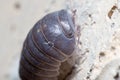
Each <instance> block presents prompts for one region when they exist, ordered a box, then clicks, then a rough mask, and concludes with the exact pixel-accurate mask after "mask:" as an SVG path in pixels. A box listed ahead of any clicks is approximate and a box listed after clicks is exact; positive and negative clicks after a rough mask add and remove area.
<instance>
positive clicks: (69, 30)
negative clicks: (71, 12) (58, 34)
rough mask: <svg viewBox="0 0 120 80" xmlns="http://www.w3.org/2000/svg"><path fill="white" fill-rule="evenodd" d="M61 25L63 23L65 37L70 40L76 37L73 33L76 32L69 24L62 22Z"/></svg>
mask: <svg viewBox="0 0 120 80" xmlns="http://www.w3.org/2000/svg"><path fill="white" fill-rule="evenodd" d="M60 23H61V27H62V30H63V33H64V35H65V36H66V37H68V38H72V37H73V36H74V33H73V32H74V31H73V29H72V27H71V26H70V25H69V24H68V22H65V21H64V22H63V21H61V22H60Z"/></svg>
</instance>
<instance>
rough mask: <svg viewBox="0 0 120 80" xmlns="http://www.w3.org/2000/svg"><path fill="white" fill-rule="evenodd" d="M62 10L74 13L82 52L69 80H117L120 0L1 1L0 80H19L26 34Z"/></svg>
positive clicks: (119, 66) (119, 55)
mask: <svg viewBox="0 0 120 80" xmlns="http://www.w3.org/2000/svg"><path fill="white" fill-rule="evenodd" d="M62 8H68V9H69V8H70V9H77V16H76V19H77V24H78V25H79V26H81V28H82V30H81V36H80V41H81V45H79V48H81V51H80V52H77V55H79V56H78V58H77V60H76V65H75V70H73V73H72V74H71V76H69V77H68V80H107V79H108V80H119V79H120V77H119V75H120V63H119V62H120V53H119V52H120V0H74V1H73V0H71V1H70V0H59V1H58V0H48V1H47V2H46V1H42V0H35V1H33V0H29V1H26V0H7V1H6V0H1V1H0V37H1V38H0V65H1V66H0V70H1V72H0V80H19V77H18V72H17V69H18V63H19V58H20V51H21V48H22V43H23V41H24V39H25V37H26V35H27V33H28V31H29V30H30V29H31V27H32V26H33V25H34V24H35V23H36V21H38V20H39V19H40V18H41V17H43V16H44V15H45V14H47V13H48V12H52V11H56V10H59V9H62ZM84 53H85V55H84V57H83V59H85V60H84V62H82V61H83V60H81V54H84Z"/></svg>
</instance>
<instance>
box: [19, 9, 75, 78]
mask: <svg viewBox="0 0 120 80" xmlns="http://www.w3.org/2000/svg"><path fill="white" fill-rule="evenodd" d="M74 48H75V36H74V23H73V20H72V16H71V15H70V14H69V13H68V12H67V11H66V10H60V11H56V12H53V13H50V14H48V15H46V16H45V17H43V18H42V19H41V20H39V21H38V22H37V23H36V24H35V25H34V27H33V28H32V29H31V30H30V32H29V33H28V35H27V37H26V39H25V41H24V45H23V49H22V53H21V60H20V67H19V74H20V77H21V79H22V80H57V76H58V75H59V67H60V64H61V63H62V62H64V61H65V60H67V59H68V57H70V56H71V54H72V53H73V51H74Z"/></svg>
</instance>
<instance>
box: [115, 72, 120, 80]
mask: <svg viewBox="0 0 120 80" xmlns="http://www.w3.org/2000/svg"><path fill="white" fill-rule="evenodd" d="M114 79H115V80H118V79H119V73H118V72H117V73H116V75H115V76H114Z"/></svg>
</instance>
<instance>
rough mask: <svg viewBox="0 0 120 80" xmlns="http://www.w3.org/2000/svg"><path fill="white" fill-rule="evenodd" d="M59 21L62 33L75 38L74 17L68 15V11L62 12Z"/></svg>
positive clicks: (59, 14)
mask: <svg viewBox="0 0 120 80" xmlns="http://www.w3.org/2000/svg"><path fill="white" fill-rule="evenodd" d="M58 20H59V23H60V25H61V27H62V31H63V33H64V35H65V36H66V37H68V38H72V37H74V32H75V30H74V28H75V24H74V19H73V16H72V15H71V14H70V13H68V11H66V10H61V11H59V13H58Z"/></svg>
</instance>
